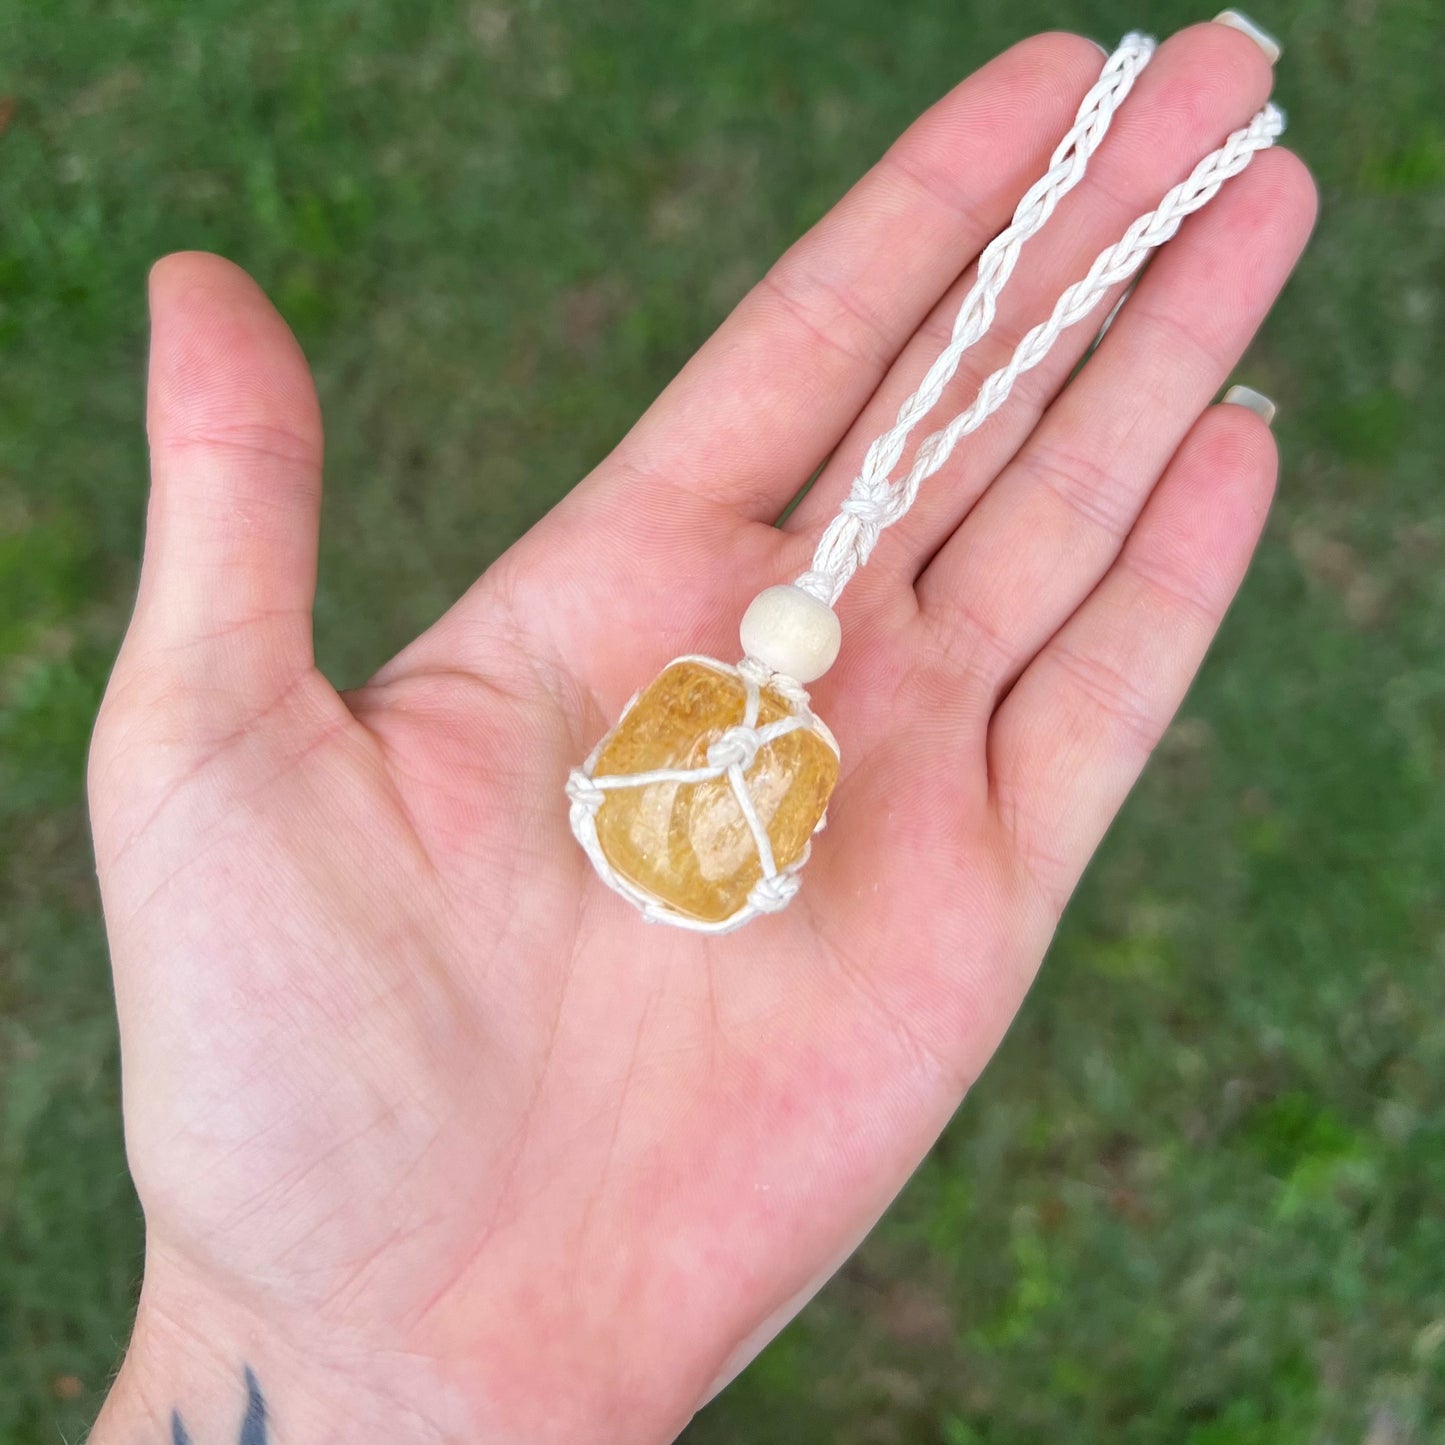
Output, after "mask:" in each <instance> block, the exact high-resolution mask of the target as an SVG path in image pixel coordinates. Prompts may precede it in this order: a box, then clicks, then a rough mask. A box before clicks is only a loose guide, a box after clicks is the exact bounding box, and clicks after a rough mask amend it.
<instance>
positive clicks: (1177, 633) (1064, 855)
mask: <svg viewBox="0 0 1445 1445" xmlns="http://www.w3.org/2000/svg"><path fill="white" fill-rule="evenodd" d="M1276 470H1277V457H1276V453H1275V446H1274V439H1273V437H1272V436H1271V435H1270V431H1269V428H1268V426H1266V424H1265V423H1264V422H1263V421H1262V420H1260V418H1259V417H1258V416H1256V415H1255V414H1254V413H1253V412H1251V411H1247V410H1245V408H1244V407H1242V406H1233V405H1223V406H1216V407H1213V408H1211V410H1209V411H1208V412H1206V413H1205V415H1204V416H1203V417H1202V418H1201V419H1200V420H1199V421H1198V422H1197V423H1196V424H1195V426H1194V428H1193V430H1192V431H1191V432H1190V433H1189V435H1188V436H1187V437H1186V438H1185V440H1184V443H1183V444H1182V445H1181V446H1180V448H1179V450H1178V451H1177V452H1176V453H1175V456H1174V459H1173V460H1172V461H1171V463H1170V464H1169V467H1168V470H1167V471H1166V472H1165V473H1164V477H1163V480H1162V481H1161V482H1160V483H1159V485H1158V487H1157V488H1156V489H1155V492H1154V495H1153V496H1152V498H1151V499H1150V501H1149V505H1148V506H1147V507H1146V508H1145V510H1144V513H1143V515H1142V516H1141V517H1140V519H1139V521H1138V522H1137V524H1136V525H1135V527H1134V530H1133V532H1132V534H1131V535H1130V537H1129V540H1128V542H1127V543H1126V544H1125V547H1124V549H1123V551H1122V552H1121V553H1120V556H1119V559H1118V561H1117V562H1115V564H1114V566H1113V568H1112V570H1111V571H1110V572H1109V573H1108V574H1107V575H1106V576H1105V577H1104V579H1103V581H1101V582H1100V583H1099V585H1098V586H1097V587H1096V588H1095V590H1094V592H1093V593H1092V594H1091V595H1090V597H1089V599H1088V600H1087V601H1086V602H1085V603H1084V604H1083V606H1081V607H1080V608H1079V610H1078V611H1077V612H1076V613H1075V614H1074V615H1073V617H1071V618H1070V619H1069V621H1068V622H1067V623H1065V624H1064V626H1063V627H1062V628H1061V629H1060V630H1059V631H1058V632H1057V633H1056V634H1055V636H1054V637H1053V639H1052V640H1051V641H1050V642H1049V643H1048V645H1047V646H1046V647H1045V648H1044V650H1043V651H1042V652H1040V653H1039V654H1038V656H1037V657H1035V658H1034V660H1033V662H1032V663H1031V664H1030V665H1029V667H1028V668H1027V670H1026V671H1025V672H1024V674H1023V676H1022V677H1020V679H1019V681H1018V682H1017V684H1016V685H1015V686H1014V688H1013V690H1012V691H1011V692H1010V693H1009V695H1008V697H1007V698H1006V699H1005V701H1004V703H1003V705H1002V706H1001V707H1000V708H999V710H998V711H997V713H995V715H994V719H993V723H992V725H991V727H990V732H989V767H990V776H991V782H992V787H993V793H994V797H995V799H996V804H997V808H998V813H999V818H1000V821H1001V823H1002V825H1003V827H1004V829H1005V834H1006V836H1007V837H1009V839H1010V841H1011V843H1012V844H1013V847H1014V849H1015V852H1016V856H1017V858H1018V861H1019V863H1020V864H1021V866H1022V867H1023V869H1024V871H1025V873H1026V874H1027V875H1029V877H1030V878H1031V881H1033V882H1034V883H1036V884H1037V885H1038V891H1039V893H1040V894H1041V895H1042V899H1043V901H1044V902H1045V903H1046V904H1047V905H1048V908H1049V911H1050V913H1051V914H1052V915H1053V916H1051V917H1050V918H1049V919H1048V920H1047V923H1048V926H1049V927H1050V928H1051V927H1052V925H1053V923H1054V921H1055V919H1056V917H1057V914H1058V912H1059V911H1061V910H1062V908H1063V905H1064V903H1065V902H1066V901H1067V899H1068V896H1069V894H1070V893H1071V892H1072V891H1073V888H1074V885H1075V883H1077V881H1078V879H1079V875H1080V874H1081V873H1082V872H1083V869H1084V866H1085V864H1086V863H1087V862H1088V860H1089V857H1090V855H1091V854H1092V853H1093V851H1094V849H1095V848H1096V847H1097V846H1098V844H1099V842H1100V840H1101V839H1102V838H1103V836H1104V833H1105V831H1106V830H1107V829H1108V827H1109V825H1110V823H1111V822H1112V821H1113V819H1114V815H1115V814H1116V813H1117V812H1118V811H1119V808H1120V806H1121V805H1122V803H1123V801H1124V799H1125V797H1126V796H1127V795H1128V793H1129V790H1130V788H1132V787H1133V786H1134V783H1135V781H1136V780H1137V778H1138V776H1139V774H1140V772H1141V771H1142V770H1143V767H1144V764H1145V763H1146V762H1147V761H1148V758H1149V755H1150V753H1151V752H1153V750H1154V746H1155V744H1156V743H1157V742H1158V741H1159V739H1160V737H1161V736H1162V735H1163V733H1164V730H1165V728H1167V727H1168V725H1169V722H1170V719H1171V718H1172V717H1173V716H1174V713H1175V710H1176V709H1177V708H1178V707H1179V704H1180V703H1181V702H1182V701H1183V698H1184V694H1185V692H1186V691H1187V690H1188V687H1189V684H1190V681H1191V680H1192V679H1193V677H1194V674H1195V672H1196V671H1197V670H1198V668H1199V664H1200V663H1201V662H1202V661H1203V659H1204V654H1205V652H1206V650H1207V649H1208V647H1209V644H1210V642H1211V641H1212V640H1213V638H1214V634H1215V632H1216V631H1217V630H1218V628H1219V624H1220V621H1221V620H1222V619H1223V617H1224V614H1225V612H1226V611H1227V610H1228V608H1229V604H1230V602H1231V601H1232V600H1233V598H1234V594H1235V593H1236V592H1237V591H1238V589H1239V584H1240V583H1241V581H1243V579H1244V573H1245V569H1246V568H1247V567H1248V565H1249V559H1250V557H1251V555H1252V554H1253V552H1254V548H1255V544H1256V543H1257V542H1258V540H1259V534H1260V532H1261V530H1262V528H1263V526H1264V519H1265V515H1266V513H1267V512H1268V510H1269V502H1270V497H1271V495H1272V494H1273V491H1274V481H1275V473H1276Z"/></svg>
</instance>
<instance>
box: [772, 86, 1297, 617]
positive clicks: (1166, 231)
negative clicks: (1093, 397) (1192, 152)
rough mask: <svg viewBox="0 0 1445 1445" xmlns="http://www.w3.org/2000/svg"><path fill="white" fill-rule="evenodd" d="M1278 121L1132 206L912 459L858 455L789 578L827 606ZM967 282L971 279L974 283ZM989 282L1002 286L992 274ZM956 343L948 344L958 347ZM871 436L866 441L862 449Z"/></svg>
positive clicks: (1272, 134) (1272, 117) (1234, 139)
mask: <svg viewBox="0 0 1445 1445" xmlns="http://www.w3.org/2000/svg"><path fill="white" fill-rule="evenodd" d="M1283 131H1284V114H1283V112H1282V111H1281V110H1280V109H1279V107H1278V106H1275V105H1272V104H1271V105H1266V106H1265V107H1264V109H1263V110H1261V111H1260V112H1259V113H1258V114H1257V115H1256V116H1255V117H1254V119H1253V120H1251V121H1250V123H1249V124H1248V125H1246V126H1242V127H1241V128H1240V129H1239V130H1237V131H1235V132H1234V133H1233V134H1232V135H1231V136H1230V137H1229V138H1228V139H1227V140H1226V141H1225V143H1224V144H1223V145H1222V146H1220V148H1219V149H1218V150H1216V151H1214V152H1212V153H1211V154H1210V155H1208V156H1206V157H1205V158H1204V159H1203V160H1202V161H1200V162H1199V164H1198V165H1197V166H1196V167H1195V168H1194V170H1193V171H1192V172H1191V173H1190V175H1189V176H1188V178H1187V179H1186V180H1184V181H1181V182H1180V183H1179V184H1178V185H1177V186H1175V187H1174V188H1173V190H1171V191H1169V193H1168V194H1167V195H1166V196H1165V197H1164V199H1163V200H1162V201H1161V202H1160V203H1159V204H1158V206H1156V207H1155V208H1154V209H1153V210H1152V211H1149V212H1147V213H1146V214H1144V215H1142V216H1140V217H1139V219H1138V220H1136V221H1135V222H1134V224H1133V225H1131V226H1130V227H1129V229H1128V230H1127V231H1125V232H1124V234H1123V236H1122V237H1120V239H1119V240H1118V241H1116V242H1115V243H1114V244H1113V245H1112V246H1109V247H1107V248H1106V249H1105V250H1103V251H1101V252H1100V253H1099V255H1098V256H1096V257H1095V259H1094V264H1093V265H1092V266H1090V267H1089V270H1088V272H1087V274H1086V275H1085V276H1083V277H1082V278H1081V279H1080V280H1078V281H1076V282H1074V284H1073V285H1072V286H1070V287H1069V288H1068V290H1066V291H1065V292H1064V294H1063V295H1062V296H1060V297H1059V299H1058V301H1057V302H1056V303H1055V305H1054V309H1053V311H1052V313H1051V314H1050V315H1049V317H1048V318H1047V319H1046V320H1044V321H1042V322H1040V323H1039V324H1038V325H1037V326H1035V327H1034V328H1033V329H1032V330H1031V331H1030V332H1029V333H1028V334H1027V335H1026V336H1025V337H1024V338H1023V340H1022V341H1020V342H1019V344H1018V346H1017V347H1016V348H1015V350H1014V353H1013V355H1012V356H1011V357H1010V358H1009V360H1008V362H1007V363H1006V364H1005V365H1004V366H1001V367H999V369H998V370H997V371H995V372H994V373H993V374H992V375H991V376H989V377H988V378H987V380H985V381H984V383H983V384H982V385H981V386H980V387H979V389H978V394H977V395H976V396H975V397H974V400H973V402H972V404H971V405H970V406H969V407H968V408H967V409H966V410H965V411H963V412H960V413H959V415H958V416H956V417H954V419H953V420H952V421H951V422H949V423H948V425H947V426H945V427H943V428H941V429H940V430H939V431H936V432H934V433H933V434H932V435H931V436H929V437H927V438H925V440H924V441H922V442H921V443H920V444H919V447H918V451H917V453H916V454H915V456H914V459H913V465H912V466H911V467H910V468H909V471H908V473H907V475H906V476H905V477H904V478H903V479H902V481H899V482H896V483H891V482H889V481H888V479H887V474H886V473H882V474H880V473H878V472H876V471H874V470H870V468H869V465H868V462H867V460H866V459H865V462H864V466H863V469H862V470H861V471H860V473H859V475H858V478H857V480H856V481H855V482H854V483H853V487H852V490H851V491H850V493H849V495H848V497H847V499H846V500H845V501H844V503H843V505H842V507H841V508H840V510H839V513H838V515H837V516H836V517H835V518H834V519H833V521H832V522H831V523H830V524H829V526H828V529H827V530H826V531H825V532H824V533H823V536H822V538H821V539H820V541H819V543H818V548H817V551H816V552H815V553H814V554H813V565H812V567H811V568H810V569H809V570H808V571H807V572H805V573H803V575H802V576H801V577H799V578H798V580H797V585H798V586H799V587H802V588H804V589H805V590H806V591H808V592H811V593H812V594H813V595H814V596H815V597H818V598H821V599H822V600H823V601H824V602H826V603H828V605H829V606H832V604H833V603H834V602H836V601H837V599H838V596H839V594H840V593H841V592H842V591H843V588H844V587H846V586H847V585H848V581H849V579H850V578H851V577H852V576H853V574H854V573H855V572H856V571H857V570H858V568H859V567H861V566H862V565H863V564H864V563H865V562H866V561H867V560H868V558H869V556H870V555H871V553H872V551H873V548H874V547H875V546H876V545H877V543H878V537H879V534H880V533H881V532H882V531H883V529H884V528H885V527H891V526H892V525H893V524H894V523H895V522H897V521H898V520H899V519H900V518H901V517H902V516H903V515H904V514H905V513H906V512H907V511H908V509H909V508H910V507H911V506H912V505H913V503H914V502H915V501H916V500H917V497H918V489H919V488H920V487H921V486H922V485H923V483H924V482H925V481H926V480H927V479H928V478H929V477H931V476H932V475H933V474H934V473H935V472H936V471H938V469H939V468H940V467H942V466H943V464H944V463H945V462H946V461H947V460H948V458H949V456H950V455H951V453H952V452H953V449H954V447H955V446H957V444H958V442H959V440H960V439H961V438H963V437H965V436H967V435H968V434H969V432H971V431H975V430H977V429H978V427H980V426H982V425H983V423H984V422H985V421H986V420H987V419H988V418H989V417H990V416H991V415H992V414H993V413H994V412H995V411H997V410H998V409H999V407H1001V406H1002V405H1003V404H1004V402H1005V401H1006V400H1007V399H1008V396H1009V393H1010V392H1011V391H1012V390H1013V387H1014V383H1015V382H1016V381H1017V380H1018V379H1019V377H1020V376H1022V375H1023V374H1024V372H1026V371H1030V370H1032V368H1034V367H1035V366H1037V365H1038V364H1039V363H1040V362H1041V361H1042V360H1043V359H1044V357H1045V356H1047V355H1048V353H1049V350H1050V349H1051V348H1052V346H1053V344H1054V342H1055V341H1057V340H1058V338H1059V336H1060V335H1061V333H1063V332H1064V331H1066V330H1067V329H1068V328H1069V327H1070V326H1073V325H1074V324H1075V323H1076V322H1079V321H1081V320H1083V318H1084V317H1085V316H1087V315H1088V314H1089V313H1090V312H1091V311H1092V310H1093V309H1094V308H1095V306H1097V305H1098V304H1099V302H1100V301H1101V300H1102V299H1103V298H1104V296H1105V295H1107V294H1108V292H1109V291H1110V290H1111V289H1112V288H1113V287H1114V286H1116V285H1118V283H1119V282H1121V281H1125V280H1128V279H1129V278H1130V277H1131V276H1132V275H1134V273H1135V272H1136V271H1137V270H1138V268H1139V267H1140V266H1141V265H1142V264H1143V262H1144V260H1145V259H1146V258H1147V257H1148V255H1149V253H1150V252H1151V251H1153V250H1155V249H1156V248H1157V247H1159V246H1162V245H1163V244H1164V243H1165V242H1166V241H1167V240H1169V239H1170V237H1171V236H1173V235H1174V233H1175V232H1176V231H1178V229H1179V227H1180V225H1181V224H1182V223H1183V221H1184V219H1185V217H1186V216H1189V215H1191V214H1193V212H1195V211H1197V210H1199V209H1200V208H1201V207H1202V206H1204V205H1207V204H1208V202H1209V201H1211V200H1212V199H1213V198H1214V196H1215V195H1216V194H1217V193H1218V191H1219V188H1220V186H1222V185H1223V184H1224V182H1225V181H1227V180H1228V179H1229V178H1230V177H1231V176H1237V175H1238V174H1239V173H1240V172H1241V171H1242V170H1243V169H1244V168H1245V167H1246V166H1247V165H1248V164H1249V163H1250V161H1251V160H1252V159H1253V158H1254V156H1255V154H1256V153H1257V152H1259V151H1262V150H1265V149H1267V148H1268V147H1269V146H1271V145H1273V144H1274V142H1275V140H1276V139H1277V138H1278V137H1279V136H1280V135H1281V134H1282V133H1283ZM1005 279H1006V273H1005ZM977 289H978V288H977V286H976V287H975V288H974V290H975V291H977ZM999 289H1002V288H1001V283H1000V284H999ZM974 304H976V303H975V302H974V292H970V293H969V298H968V299H967V300H966V301H965V302H964V307H965V308H969V307H970V306H971V305H974ZM957 337H958V332H957V331H955V342H953V343H950V346H949V349H948V350H947V351H945V352H944V354H943V356H942V357H940V358H939V360H940V361H942V360H943V359H944V358H945V357H948V356H949V355H950V354H951V353H952V352H953V351H954V349H955V346H956V343H957ZM963 349H964V348H962V347H959V348H958V356H961V355H962V353H963ZM958 356H955V357H954V358H953V363H952V365H951V366H950V367H949V368H948V376H949V377H951V376H952V375H953V371H954V369H955V368H956V367H957V364H958ZM937 370H938V367H937V364H935V366H934V368H933V369H931V370H930V372H929V377H928V378H925V386H926V385H927V384H928V380H929V378H932V377H933V375H934V372H935V371H937ZM946 380H947V378H945V384H946ZM941 391H942V387H941V386H939V387H938V388H936V389H935V391H934V392H933V393H932V400H929V401H928V403H927V405H926V406H924V407H923V408H922V410H923V411H927V410H929V409H931V407H932V406H933V405H935V404H936V402H937V399H938V395H939V394H941ZM920 397H925V391H924V388H922V387H921V388H920V389H919V391H918V392H916V393H915V394H914V396H913V397H911V398H910V399H909V400H908V401H907V402H905V403H904V406H903V409H902V410H901V411H900V412H899V423H900V425H902V423H903V421H904V418H905V417H910V418H911V420H909V421H908V422H907V425H906V426H905V427H903V435H901V436H898V437H897V441H896V447H895V445H894V444H893V443H892V442H890V446H889V450H890V452H891V453H892V454H893V456H894V458H895V460H896V457H897V456H898V455H899V454H901V451H902V446H903V440H904V438H905V437H906V434H907V431H909V430H911V429H912V427H913V425H914V424H915V423H916V421H917V419H918V417H919V416H921V415H922V412H921V411H919V410H918V409H917V408H916V407H915V405H914V403H915V402H916V401H918V399H919V398H920ZM925 399H926V397H925ZM899 429H900V427H899V425H895V427H894V428H893V430H892V431H890V432H888V433H885V436H887V437H889V438H892V437H894V436H895V434H897V433H898V432H899ZM880 440H881V438H880ZM877 445H878V444H877V443H875V444H874V448H870V449H869V453H868V456H869V457H870V458H871V457H873V455H874V449H875V448H876V447H877ZM880 455H881V454H880Z"/></svg>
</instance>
